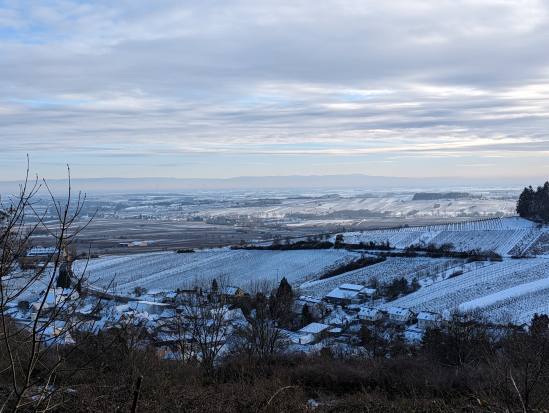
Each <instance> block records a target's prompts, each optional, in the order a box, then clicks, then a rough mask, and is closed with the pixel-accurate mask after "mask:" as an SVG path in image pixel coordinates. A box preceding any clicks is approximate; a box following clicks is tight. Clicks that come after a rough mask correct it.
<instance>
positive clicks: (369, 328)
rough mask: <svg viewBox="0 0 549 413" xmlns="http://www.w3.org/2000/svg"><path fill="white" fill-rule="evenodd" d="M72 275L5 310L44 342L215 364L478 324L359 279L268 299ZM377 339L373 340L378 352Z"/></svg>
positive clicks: (283, 289)
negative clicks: (97, 283) (319, 295)
mask: <svg viewBox="0 0 549 413" xmlns="http://www.w3.org/2000/svg"><path fill="white" fill-rule="evenodd" d="M66 271H67V269H66V267H63V266H61V268H60V271H59V274H60V276H58V278H57V285H62V284H63V283H64V282H67V285H65V288H63V287H56V288H50V289H48V290H43V291H42V292H40V294H39V297H38V299H37V300H36V301H35V302H31V303H28V302H19V304H18V306H17V307H12V308H10V309H8V310H7V311H5V313H6V314H9V315H10V316H11V317H12V318H13V319H14V320H16V321H17V323H19V324H21V326H25V324H27V325H28V326H29V328H31V326H32V325H33V324H34V323H35V322H37V324H38V325H39V326H40V325H41V326H43V327H39V329H38V331H39V332H40V341H41V342H43V344H44V345H48V346H50V345H52V344H54V345H72V344H75V342H76V340H78V337H86V338H87V337H88V336H89V335H90V334H92V335H95V336H97V335H99V334H105V333H108V334H115V335H116V334H123V335H124V337H126V339H127V340H128V346H139V347H140V348H142V349H143V348H149V349H152V350H154V351H155V354H156V355H157V357H158V358H159V359H164V360H167V359H171V360H180V361H186V362H189V361H195V362H199V363H202V362H205V363H210V364H212V365H216V364H217V363H220V362H221V360H222V359H223V357H225V356H228V355H231V354H232V353H233V352H238V351H241V350H242V349H243V348H246V349H247V350H248V351H249V350H250V348H255V349H254V351H259V352H265V351H267V352H269V353H273V354H275V353H276V354H282V353H285V354H306V355H316V354H320V353H321V352H323V351H330V352H331V353H337V354H340V355H341V356H345V355H347V356H350V355H358V354H361V355H364V354H366V355H368V353H370V352H372V351H374V352H375V351H379V348H381V349H385V350H384V351H387V355H389V352H390V348H391V344H392V343H393V342H394V341H399V342H403V343H406V345H409V346H417V345H420V344H421V341H422V337H423V335H424V334H425V332H426V331H427V330H428V329H440V330H445V329H448V328H455V327H456V326H459V327H460V328H469V327H470V326H472V325H474V324H475V323H476V321H475V320H474V318H473V317H472V316H471V314H465V313H459V312H456V313H455V314H450V313H449V312H448V311H446V312H445V313H444V314H438V313H434V312H429V311H421V312H413V311H412V310H411V309H409V308H402V307H396V306H395V307H389V308H388V310H383V309H381V308H380V307H379V303H380V302H381V301H384V299H383V297H380V294H379V293H378V290H377V289H375V288H367V287H365V286H364V285H359V284H347V283H345V284H341V285H340V286H339V287H337V288H336V289H334V290H333V291H331V292H330V293H328V294H327V295H326V296H325V297H324V298H323V299H315V298H312V297H308V296H299V295H297V294H296V293H294V292H293V291H292V289H291V287H290V286H289V284H288V283H287V281H286V280H285V279H283V280H282V281H281V283H280V286H279V287H278V289H275V290H273V291H271V292H270V294H268V295H264V294H263V293H262V292H256V293H255V295H252V294H250V293H248V292H245V291H243V290H242V289H241V288H239V287H236V286H220V285H218V283H217V280H215V279H214V280H213V282H212V284H211V285H209V286H202V287H195V288H189V289H187V290H180V289H178V290H177V291H173V292H167V293H166V292H158V291H157V292H155V291H150V292H147V291H146V290H145V289H141V288H136V289H135V291H134V294H133V296H131V297H128V296H117V295H113V294H109V293H107V292H106V291H100V290H94V289H93V288H90V287H83V286H82V285H81V284H80V283H77V284H74V283H71V282H70V281H69V280H68V279H66V278H64V277H66V274H67V273H66ZM37 314H38V319H37ZM500 327H501V326H500ZM513 328H516V327H514V326H513ZM368 339H370V340H372V339H374V341H375V342H376V343H374V347H375V348H371V347H370V346H369V345H368V344H369V343H367V342H366V341H367V340H368Z"/></svg>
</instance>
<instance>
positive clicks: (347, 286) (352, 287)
mask: <svg viewBox="0 0 549 413" xmlns="http://www.w3.org/2000/svg"><path fill="white" fill-rule="evenodd" d="M339 288H341V289H342V290H351V291H362V290H364V286H363V285H360V284H341V285H340V286H339Z"/></svg>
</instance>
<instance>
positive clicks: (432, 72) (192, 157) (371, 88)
mask: <svg viewBox="0 0 549 413" xmlns="http://www.w3.org/2000/svg"><path fill="white" fill-rule="evenodd" d="M548 49H549V2H547V1H542V0H539V1H537V0H410V1H407V0H391V1H377V0H376V1H374V0H361V1H359V0H354V1H352V0H349V1H347V0H324V1H313V0H289V1H286V0H276V1H270V0H261V1H257V0H254V1H252V0H240V1H238V0H222V1H221V0H219V1H218V0H204V1H186V0H173V1H171V0H155V1H148V2H145V1H140V0H127V1H124V0H121V1H116V0H109V1H89V2H86V1H70V0H61V1H55V0H45V1H44V0H41V1H26V0H13V1H10V0H8V1H0V177H1V178H0V179H1V180H10V179H14V180H15V179H20V178H21V177H22V174H23V172H24V169H25V167H26V161H25V157H26V154H27V153H28V154H29V155H30V158H31V163H32V166H33V170H34V171H36V172H38V173H39V174H40V175H41V176H46V177H49V178H60V177H62V176H63V175H64V173H65V172H64V168H65V167H64V165H66V164H67V163H69V164H70V165H71V169H72V170H73V175H74V176H77V177H151V176H165V177H181V178H183V177H204V178H206V177H218V178H219V177H234V176H242V175H258V176H261V175H290V174H303V175H310V174H346V173H364V174H370V175H386V176H413V177H424V176H468V177H472V178H473V177H476V176H482V177H490V176H493V177H498V176H512V175H515V176H516V175H520V176H525V177H526V176H528V177H539V178H540V179H541V178H542V177H544V176H547V175H549V138H548V134H549V82H548V81H549V53H548V52H547V50H548ZM532 183H533V184H537V183H538V182H532Z"/></svg>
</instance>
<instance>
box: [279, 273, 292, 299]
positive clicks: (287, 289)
mask: <svg viewBox="0 0 549 413" xmlns="http://www.w3.org/2000/svg"><path fill="white" fill-rule="evenodd" d="M293 295H294V292H293V290H292V286H291V285H290V283H289V282H288V280H287V279H286V277H282V280H280V285H279V286H278V289H277V290H276V298H277V301H281V300H283V299H285V298H286V297H292V298H293Z"/></svg>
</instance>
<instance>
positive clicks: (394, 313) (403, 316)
mask: <svg viewBox="0 0 549 413" xmlns="http://www.w3.org/2000/svg"><path fill="white" fill-rule="evenodd" d="M387 315H388V316H389V321H390V322H392V323H395V324H406V323H407V322H408V321H409V320H410V318H411V317H412V316H413V315H414V313H412V311H411V310H410V309H409V308H402V307H391V308H389V311H387Z"/></svg>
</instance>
